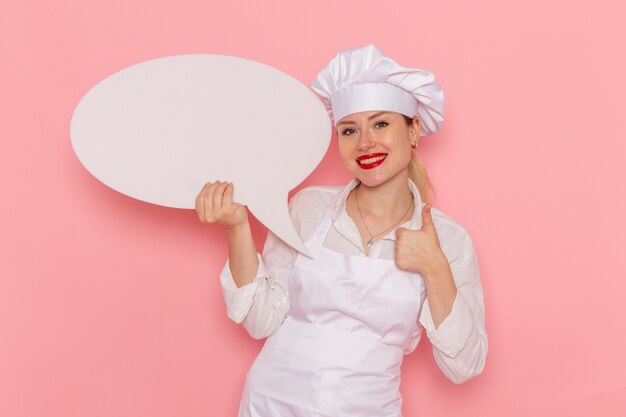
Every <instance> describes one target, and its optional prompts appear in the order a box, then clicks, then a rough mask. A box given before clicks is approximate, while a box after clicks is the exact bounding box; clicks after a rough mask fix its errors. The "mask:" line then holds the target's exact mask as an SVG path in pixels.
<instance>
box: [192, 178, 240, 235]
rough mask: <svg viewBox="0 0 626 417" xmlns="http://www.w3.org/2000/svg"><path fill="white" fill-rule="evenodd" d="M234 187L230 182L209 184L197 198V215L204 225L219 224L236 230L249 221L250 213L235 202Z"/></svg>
mask: <svg viewBox="0 0 626 417" xmlns="http://www.w3.org/2000/svg"><path fill="white" fill-rule="evenodd" d="M233 189H234V186H233V184H232V183H230V182H221V181H216V182H214V183H210V182H207V183H206V184H205V185H204V187H202V191H200V193H199V194H198V196H197V197H196V213H198V218H199V219H200V221H201V222H203V223H217V224H221V225H222V226H224V227H226V228H227V229H234V228H237V226H241V225H243V224H245V223H247V221H248V211H247V210H246V207H245V206H243V205H242V204H238V203H234V202H233Z"/></svg>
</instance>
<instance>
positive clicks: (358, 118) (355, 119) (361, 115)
mask: <svg viewBox="0 0 626 417" xmlns="http://www.w3.org/2000/svg"><path fill="white" fill-rule="evenodd" d="M378 116H385V117H388V118H394V117H402V115H401V114H400V113H396V112H392V111H384V110H371V111H362V112H358V113H352V114H349V115H347V116H346V117H344V118H343V119H341V120H339V121H338V122H337V126H339V125H340V124H344V123H359V122H363V121H365V122H367V121H369V120H372V119H375V118H377V117H378Z"/></svg>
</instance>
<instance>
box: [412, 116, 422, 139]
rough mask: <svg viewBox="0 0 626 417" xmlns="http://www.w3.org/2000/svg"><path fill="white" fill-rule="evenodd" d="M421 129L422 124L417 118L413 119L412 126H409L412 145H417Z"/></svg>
mask: <svg viewBox="0 0 626 417" xmlns="http://www.w3.org/2000/svg"><path fill="white" fill-rule="evenodd" d="M421 128H422V122H421V121H420V119H419V117H417V116H415V117H413V126H411V140H412V141H413V143H419V141H420V130H421Z"/></svg>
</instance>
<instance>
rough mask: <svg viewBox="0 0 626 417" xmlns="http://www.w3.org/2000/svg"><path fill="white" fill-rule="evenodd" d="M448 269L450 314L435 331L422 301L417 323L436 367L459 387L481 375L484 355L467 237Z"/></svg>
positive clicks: (476, 277) (478, 291)
mask: <svg viewBox="0 0 626 417" xmlns="http://www.w3.org/2000/svg"><path fill="white" fill-rule="evenodd" d="M450 269H451V270H452V276H453V278H454V282H455V284H456V287H457V296H456V299H455V300H454V304H453V305H452V310H451V311H450V314H448V316H447V317H446V318H445V319H444V320H443V322H441V324H440V325H439V327H438V328H435V325H434V323H433V319H432V316H431V314H430V308H429V305H428V300H426V301H425V302H424V305H423V307H422V313H421V315H420V319H419V321H420V323H421V324H422V326H424V328H425V329H426V335H427V336H428V338H429V339H430V341H431V343H432V345H433V354H434V356H435V361H436V362H437V364H438V365H439V368H440V369H441V370H442V372H443V373H444V374H445V375H446V377H448V378H449V379H450V380H451V381H452V382H454V383H456V384H460V383H462V382H465V381H467V380H468V379H470V378H472V377H474V376H476V375H478V374H480V373H481V372H482V370H483V368H484V366H485V358H486V356H487V334H486V332H485V309H484V303H483V289H482V285H481V283H480V273H479V270H478V262H477V260H476V255H475V252H474V246H473V244H472V241H471V239H470V237H469V235H466V237H465V239H464V241H463V244H462V249H461V252H460V255H459V256H458V257H457V259H455V260H453V261H452V262H451V263H450Z"/></svg>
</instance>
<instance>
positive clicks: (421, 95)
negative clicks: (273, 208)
mask: <svg viewBox="0 0 626 417" xmlns="http://www.w3.org/2000/svg"><path fill="white" fill-rule="evenodd" d="M312 88H313V89H314V90H315V91H316V92H317V93H318V94H319V95H320V96H321V97H322V99H323V101H324V102H325V104H326V105H327V108H328V109H329V112H330V114H331V117H332V119H333V121H334V122H335V123H336V125H335V126H336V128H337V132H338V142H339V153H340V155H341V157H342V159H343V162H344V163H345V165H346V167H347V168H348V170H349V171H350V172H351V173H352V175H354V177H355V179H354V180H353V181H352V182H351V183H350V184H348V186H347V187H345V188H341V187H311V188H307V189H305V190H302V191H300V192H299V193H298V194H297V195H296V196H295V197H294V198H293V199H292V201H291V202H290V212H291V216H292V219H293V222H294V225H295V227H296V229H297V230H298V232H299V234H300V236H301V238H302V240H303V241H304V242H306V245H307V247H308V249H309V251H310V252H311V254H312V255H313V259H311V258H308V257H306V256H304V255H300V254H298V253H297V252H296V251H294V250H293V249H291V248H290V247H289V246H287V245H286V244H285V243H283V242H282V241H280V240H279V239H278V238H276V236H274V235H273V234H272V233H270V234H269V236H268V239H267V242H266V244H265V248H264V251H263V257H262V258H260V257H259V256H258V255H257V253H256V250H255V248H254V243H253V239H252V234H251V231H250V226H249V223H248V217H247V212H246V209H245V207H243V206H241V205H239V204H236V203H234V202H233V201H232V192H233V185H232V184H229V183H221V182H216V183H213V184H211V183H208V184H206V185H205V187H204V188H203V190H202V191H201V192H200V194H199V195H198V198H197V200H196V207H197V211H198V215H199V217H200V219H201V220H202V221H204V222H211V223H213V222H215V223H219V224H222V225H224V226H225V227H226V230H227V234H228V244H229V253H230V257H229V262H228V264H227V265H228V267H225V268H224V270H223V272H222V276H221V282H222V286H223V289H224V296H225V300H226V305H227V309H228V314H229V317H231V318H232V319H233V320H234V321H236V322H238V323H243V325H244V326H245V328H246V329H247V330H248V332H249V333H250V334H251V335H252V336H253V337H255V338H263V337H268V338H267V340H266V342H265V345H264V346H263V349H262V351H261V353H260V354H259V355H258V357H257V358H256V360H255V362H254V364H253V366H252V368H251V369H250V371H249V373H248V376H247V379H246V385H245V388H244V393H243V396H242V400H241V405H240V411H239V416H240V417H247V416H250V417H252V416H273V417H274V416H333V417H339V416H360V417H363V416H365V417H367V416H372V417H373V416H376V417H382V416H390V417H391V416H394V417H397V416H401V415H402V414H401V403H402V399H401V396H400V392H399V384H400V365H401V363H402V358H403V356H404V355H405V354H408V353H410V352H412V351H413V350H414V349H415V347H416V345H417V343H418V341H419V339H420V337H421V333H422V328H425V329H426V334H427V336H428V338H429V339H430V341H431V343H432V345H433V353H434V356H435V360H436V361H437V363H438V365H439V367H440V368H441V370H442V371H443V373H444V374H445V375H446V376H447V377H448V378H450V379H451V380H452V381H454V382H455V383H460V382H463V381H465V380H467V379H469V378H471V377H473V376H475V375H477V374H478V373H480V372H481V371H482V369H483V366H484V362H485V356H486V353H487V337H486V334H485V329H484V309H483V296H482V287H481V284H480V278H479V272H478V266H477V263H476V258H475V255H474V249H473V246H472V241H471V239H470V237H469V235H468V234H467V232H466V231H465V229H463V227H462V226H461V225H459V224H458V223H456V222H455V221H454V220H453V219H451V218H450V217H448V216H446V215H445V214H443V213H442V212H440V211H438V210H431V206H430V204H428V201H429V199H428V189H429V182H428V177H427V175H426V172H425V170H424V169H423V165H422V164H421V162H420V160H419V158H418V157H417V154H415V153H414V152H413V150H414V149H416V148H417V146H418V143H419V139H420V136H421V135H426V134H431V133H434V132H435V131H436V130H437V129H438V127H439V125H440V124H441V122H442V121H443V93H442V92H441V89H440V87H439V84H438V83H437V81H436V80H435V78H434V76H433V75H432V74H430V73H429V72H427V71H423V70H419V69H411V68H404V67H401V66H399V65H398V64H396V63H395V62H394V61H392V60H391V59H389V58H388V57H386V56H384V55H383V54H382V52H380V51H379V50H378V49H377V48H375V47H374V46H372V45H370V46H367V47H365V48H360V49H355V50H351V51H345V52H342V53H340V54H338V55H337V57H335V58H334V59H333V60H332V61H331V62H330V63H329V64H328V66H327V67H326V68H325V69H324V70H322V71H321V72H320V74H319V75H318V76H317V78H316V80H315V81H314V83H313V84H312ZM424 203H426V204H424Z"/></svg>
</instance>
